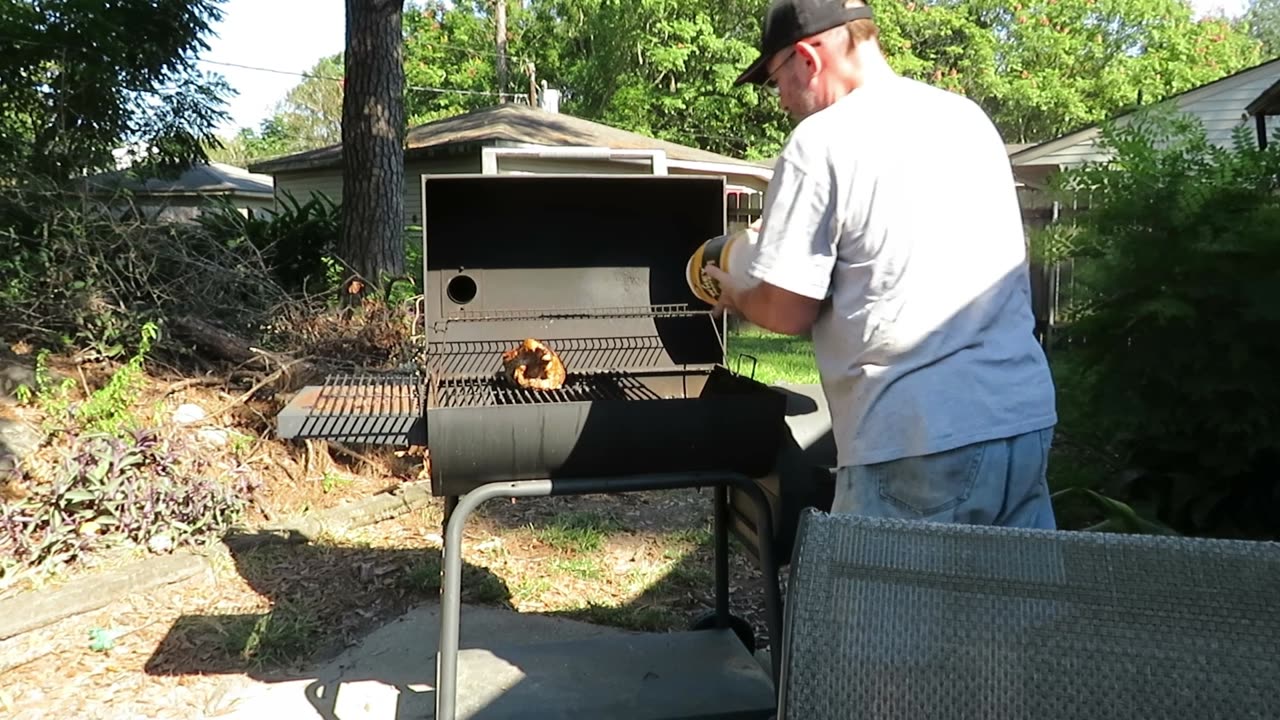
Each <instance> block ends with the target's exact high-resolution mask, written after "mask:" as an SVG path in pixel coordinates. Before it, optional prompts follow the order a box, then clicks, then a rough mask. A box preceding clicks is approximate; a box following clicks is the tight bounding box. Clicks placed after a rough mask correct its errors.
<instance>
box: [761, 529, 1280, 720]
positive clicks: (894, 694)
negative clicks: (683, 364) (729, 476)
mask: <svg viewBox="0 0 1280 720" xmlns="http://www.w3.org/2000/svg"><path fill="white" fill-rule="evenodd" d="M781 652H782V659H781V677H780V682H779V706H778V718H780V719H781V720H823V719H825V718H840V719H841V720H846V719H859V720H861V719H870V720H891V719H892V720H897V719H899V718H902V719H905V718H911V719H912V720H916V719H924V718H928V719H931V720H932V719H935V718H936V719H939V720H953V719H955V720H959V719H962V718H964V719H968V718H972V719H973V720H979V719H981V720H1020V719H1022V718H1035V719H1036V720H1049V719H1056V718H1080V719H1081V720H1103V719H1105V718H1124V719H1125V720H1132V719H1135V718H1161V719H1181V718H1186V719H1187V720H1207V719H1210V718H1222V719H1223V720H1228V719H1229V720H1245V719H1246V718H1280V543H1263V542H1245V541H1227V540H1204V539H1202V540H1194V539H1186V538H1178V537H1168V536H1138V535H1122V534H1104V533H1092V532H1066V531H1061V532H1052V531H1035V530H1013V529H1006V528H994V527H980V526H968V525H938V524H925V523H911V522H906V521H893V520H879V519H868V518H857V517H848V516H831V515H828V514H825V513H821V512H818V511H814V510H808V511H806V512H805V514H804V515H803V516H802V518H801V521H800V526H799V528H798V531H797V538H796V548H795V553H794V557H793V560H792V565H791V577H790V584H789V587H788V591H787V601H786V603H785V618H784V625H783V633H782V643H781Z"/></svg>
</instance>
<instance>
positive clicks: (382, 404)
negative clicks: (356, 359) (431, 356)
mask: <svg viewBox="0 0 1280 720" xmlns="http://www.w3.org/2000/svg"><path fill="white" fill-rule="evenodd" d="M423 388H424V382H423V380H422V378H421V377H420V376H417V375H414V374H409V373H405V374H354V375H331V376H329V377H326V378H325V382H324V384H323V385H309V386H307V387H304V388H302V390H300V391H298V394H297V395H295V396H294V397H293V399H292V400H290V401H289V404H288V405H286V406H285V408H284V409H283V410H281V411H280V413H279V414H278V415H277V416H276V426H277V427H276V434H277V435H278V436H279V437H280V438H281V439H285V440H288V439H322V440H334V441H338V442H349V443H360V444H368V445H422V444H425V442H426V429H425V426H424V424H423V421H422V416H423V410H424V405H423V399H424V392H423Z"/></svg>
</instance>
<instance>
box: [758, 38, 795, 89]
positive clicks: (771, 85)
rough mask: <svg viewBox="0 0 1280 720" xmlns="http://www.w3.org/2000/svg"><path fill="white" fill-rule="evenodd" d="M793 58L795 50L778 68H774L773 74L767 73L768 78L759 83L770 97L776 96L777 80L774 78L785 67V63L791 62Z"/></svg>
mask: <svg viewBox="0 0 1280 720" xmlns="http://www.w3.org/2000/svg"><path fill="white" fill-rule="evenodd" d="M795 56H796V51H795V49H792V50H791V54H790V55H788V56H787V59H786V60H783V61H782V62H780V63H778V67H776V68H774V69H773V72H771V73H769V75H768V77H766V78H765V79H764V82H763V83H761V85H762V86H764V89H765V91H767V92H768V93H769V94H770V95H777V94H778V80H777V78H775V77H774V76H775V75H777V74H778V72H779V71H780V70H782V68H784V67H786V66H787V63H789V62H791V58H793V57H795Z"/></svg>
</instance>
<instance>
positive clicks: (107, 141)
mask: <svg viewBox="0 0 1280 720" xmlns="http://www.w3.org/2000/svg"><path fill="white" fill-rule="evenodd" d="M221 2H222V0H163V1H162V2H155V1H154V0H114V1H113V2H107V0H97V1H86V0H37V1H35V2H12V1H10V2H6V3H3V7H0V38H3V40H0V43H3V44H5V45H8V46H9V47H8V49H5V50H4V51H3V52H0V78H4V81H3V82H0V169H2V170H3V171H4V172H5V173H6V174H10V176H12V173H14V172H16V171H17V170H18V169H24V170H26V171H29V172H34V173H37V174H39V175H42V176H45V177H49V178H52V179H55V180H66V179H68V178H70V177H72V176H74V175H77V174H80V173H82V172H87V171H94V170H102V169H113V168H114V167H115V164H116V160H115V157H114V156H113V152H114V151H117V150H120V149H122V148H124V149H126V150H127V152H126V158H125V159H126V160H127V161H131V162H133V163H135V164H138V165H144V166H147V169H148V171H150V172H153V173H158V174H165V173H172V172H175V171H177V170H180V169H181V168H183V167H185V166H187V165H188V164H189V163H191V162H196V161H202V160H204V159H205V158H206V155H205V150H204V147H205V146H206V145H207V144H213V143H216V139H215V137H214V135H213V128H214V127H216V126H217V125H218V123H219V122H221V121H222V119H223V118H224V117H225V112H224V111H223V109H222V105H223V102H224V99H225V96H226V95H227V94H229V93H230V90H229V88H228V87H227V86H226V83H225V82H224V81H223V80H222V78H221V77H219V76H217V75H204V74H202V73H200V72H199V71H197V69H196V68H195V59H196V56H197V54H198V53H199V52H200V51H201V50H205V49H207V48H208V45H207V44H206V42H205V37H206V36H207V34H208V33H209V31H210V25H211V24H212V23H214V22H217V21H218V20H219V19H220V18H221V10H220V9H219V6H220V4H221ZM138 38H146V41H145V42H138Z"/></svg>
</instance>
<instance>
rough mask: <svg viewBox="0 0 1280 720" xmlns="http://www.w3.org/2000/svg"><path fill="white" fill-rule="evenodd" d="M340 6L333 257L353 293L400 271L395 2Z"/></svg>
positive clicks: (351, 1)
mask: <svg viewBox="0 0 1280 720" xmlns="http://www.w3.org/2000/svg"><path fill="white" fill-rule="evenodd" d="M346 2H347V43H346V53H345V55H344V61H345V64H346V69H345V70H346V72H345V75H346V80H345V82H346V87H345V91H344V95H343V101H342V239H341V243H340V248H339V252H340V254H341V256H342V258H343V259H344V260H346V261H347V262H348V263H350V265H351V267H352V268H354V270H355V271H356V273H357V274H358V275H359V276H360V277H361V278H362V280H363V283H362V284H361V285H360V286H354V287H349V288H348V292H349V293H351V294H356V295H358V294H360V291H361V290H365V289H370V285H372V286H374V287H377V286H379V285H380V284H381V282H382V280H383V278H384V277H393V276H399V275H402V274H403V273H404V234H403V233H404V133H405V127H404V124H405V121H404V63H403V36H402V34H401V33H402V21H403V0H346Z"/></svg>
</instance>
